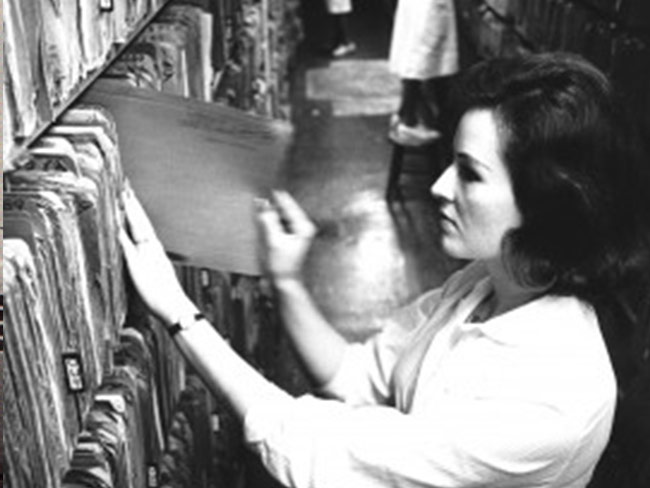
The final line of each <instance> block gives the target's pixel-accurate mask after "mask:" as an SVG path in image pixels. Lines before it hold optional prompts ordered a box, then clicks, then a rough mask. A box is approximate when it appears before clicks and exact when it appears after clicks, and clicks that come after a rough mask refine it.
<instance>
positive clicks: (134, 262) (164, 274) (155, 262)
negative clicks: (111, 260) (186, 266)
mask: <svg viewBox="0 0 650 488" xmlns="http://www.w3.org/2000/svg"><path fill="white" fill-rule="evenodd" d="M123 197H124V207H125V212H126V225H127V226H128V229H129V232H127V230H126V229H124V228H122V229H121V230H120V243H121V245H122V249H123V251H124V255H125V258H126V262H127V267H128V269H129V273H130V275H131V279H132V280H133V283H134V285H135V287H136V289H137V290H138V293H139V294H140V296H141V297H142V299H143V300H144V302H145V303H146V304H147V306H148V307H149V309H150V310H151V312H152V313H154V314H155V315H156V316H158V318H160V319H161V320H163V322H165V323H167V324H173V323H176V322H177V321H178V319H179V318H180V317H181V316H182V315H184V314H191V313H195V312H196V306H195V305H194V304H193V303H192V302H191V300H190V299H189V298H188V297H187V295H186V294H185V292H184V291H183V289H182V288H181V285H180V283H179V281H178V278H177V277H176V273H175V271H174V267H173V266H172V263H171V261H170V260H169V258H168V257H167V254H166V253H165V250H164V248H163V246H162V243H161V242H160V240H159V239H158V237H157V236H156V232H155V230H154V228H153V226H152V225H151V222H150V221H149V218H148V217H147V214H146V212H145V210H144V208H143V207H142V205H141V204H140V202H139V201H138V199H137V198H136V196H135V194H134V192H133V190H132V189H131V188H130V187H128V188H127V189H126V190H125V191H124V196H123Z"/></svg>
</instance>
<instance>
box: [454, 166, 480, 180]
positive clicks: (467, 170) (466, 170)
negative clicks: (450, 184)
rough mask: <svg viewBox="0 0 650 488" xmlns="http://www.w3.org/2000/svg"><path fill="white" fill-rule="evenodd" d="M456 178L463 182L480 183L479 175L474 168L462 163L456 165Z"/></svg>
mask: <svg viewBox="0 0 650 488" xmlns="http://www.w3.org/2000/svg"><path fill="white" fill-rule="evenodd" d="M458 177H459V178H460V179H461V180H462V181H465V182H475V181H481V175H479V174H478V172H477V171H476V170H475V169H474V168H472V167H471V166H469V165H467V164H464V163H460V164H458Z"/></svg>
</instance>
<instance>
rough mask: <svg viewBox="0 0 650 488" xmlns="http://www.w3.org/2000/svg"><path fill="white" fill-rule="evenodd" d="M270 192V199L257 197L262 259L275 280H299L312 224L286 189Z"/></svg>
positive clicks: (277, 281) (312, 235) (312, 230)
mask: <svg viewBox="0 0 650 488" xmlns="http://www.w3.org/2000/svg"><path fill="white" fill-rule="evenodd" d="M272 196H273V202H272V203H271V202H268V201H266V200H261V201H258V204H257V207H258V220H259V222H260V227H261V230H262V239H263V242H264V244H265V249H264V250H263V252H264V254H263V262H264V265H265V266H266V271H267V272H268V273H269V274H270V276H271V278H272V279H273V281H274V282H275V283H276V284H279V283H280V282H283V281H292V280H300V274H301V270H302V265H303V262H304V260H305V257H306V255H307V251H308V250H309V247H310V245H311V242H312V240H313V238H314V235H315V234H316V226H315V225H314V223H313V222H312V221H311V220H310V219H309V217H307V214H306V213H305V212H304V210H303V209H302V208H301V207H300V205H298V203H297V202H296V201H295V200H294V199H293V197H291V195H289V194H288V193H287V192H284V191H274V192H273V194H272Z"/></svg>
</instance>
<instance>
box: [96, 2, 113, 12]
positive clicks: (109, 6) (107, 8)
mask: <svg viewBox="0 0 650 488" xmlns="http://www.w3.org/2000/svg"><path fill="white" fill-rule="evenodd" d="M99 10H100V11H102V12H112V11H113V0H99Z"/></svg>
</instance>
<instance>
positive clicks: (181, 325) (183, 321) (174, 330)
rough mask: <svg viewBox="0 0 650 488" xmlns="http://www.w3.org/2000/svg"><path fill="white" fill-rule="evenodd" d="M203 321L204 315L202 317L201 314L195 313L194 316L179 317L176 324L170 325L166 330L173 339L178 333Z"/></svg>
mask: <svg viewBox="0 0 650 488" xmlns="http://www.w3.org/2000/svg"><path fill="white" fill-rule="evenodd" d="M203 319H205V315H203V314H202V313H195V314H191V315H184V316H181V318H180V319H178V322H176V323H174V324H172V325H170V326H169V327H168V328H167V332H169V335H170V336H171V337H174V336H176V334H178V333H179V332H180V331H182V330H187V329H189V328H190V327H192V326H193V325H194V324H196V323H197V322H199V321H201V320H203Z"/></svg>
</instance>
